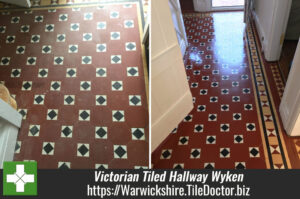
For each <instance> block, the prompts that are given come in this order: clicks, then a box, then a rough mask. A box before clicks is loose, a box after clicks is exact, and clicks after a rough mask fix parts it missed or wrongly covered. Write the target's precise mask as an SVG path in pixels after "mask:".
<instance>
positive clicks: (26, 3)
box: [0, 0, 31, 8]
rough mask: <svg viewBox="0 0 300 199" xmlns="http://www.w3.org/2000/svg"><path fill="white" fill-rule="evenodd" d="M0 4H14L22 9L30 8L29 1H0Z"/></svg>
mask: <svg viewBox="0 0 300 199" xmlns="http://www.w3.org/2000/svg"><path fill="white" fill-rule="evenodd" d="M0 1H1V2H5V3H10V4H15V5H18V6H22V7H28V8H29V7H31V3H30V0H0Z"/></svg>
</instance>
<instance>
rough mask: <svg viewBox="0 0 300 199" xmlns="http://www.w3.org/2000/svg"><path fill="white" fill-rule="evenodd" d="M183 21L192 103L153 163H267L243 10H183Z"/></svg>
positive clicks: (201, 165) (186, 165)
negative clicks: (191, 11) (208, 11)
mask: <svg viewBox="0 0 300 199" xmlns="http://www.w3.org/2000/svg"><path fill="white" fill-rule="evenodd" d="M184 23H185V28H186V33H187V38H188V48H187V50H186V53H185V56H184V64H185V68H186V74H187V76H188V81H189V85H190V90H191V92H192V95H193V97H194V109H193V110H192V111H191V112H190V113H189V114H188V116H187V117H185V118H184V120H183V122H181V123H180V124H179V125H178V128H177V131H176V132H175V133H172V134H170V135H169V136H168V137H167V138H166V139H165V141H164V142H163V144H161V145H160V146H159V147H158V148H157V149H156V150H155V151H154V152H153V153H152V164H153V168H174V167H176V168H179V167H181V168H184V169H194V168H198V169H199V168H200V169H201V168H217V169H221V168H223V169H244V168H250V169H251V168H261V169H263V168H268V163H267V159H268V158H267V157H266V155H267V154H266V153H265V150H264V146H263V142H265V141H264V135H263V133H262V130H261V128H260V120H259V118H258V117H257V115H258V111H259V106H258V105H257V104H256V103H255V101H256V95H255V87H254V85H253V83H252V81H253V77H252V75H251V70H252V68H251V64H250V63H249V60H248V58H249V54H247V48H246V47H247V44H246V42H245V41H244V40H243V34H244V33H243V30H244V24H243V13H241V12H234V13H212V14H201V13H200V14H185V15H184ZM230 27H235V28H234V30H233V29H232V28H230ZM239 29H240V31H237V30H239Z"/></svg>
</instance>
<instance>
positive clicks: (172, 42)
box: [150, 0, 193, 151]
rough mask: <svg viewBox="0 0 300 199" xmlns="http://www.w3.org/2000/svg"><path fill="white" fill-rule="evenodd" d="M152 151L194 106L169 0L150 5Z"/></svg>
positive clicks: (157, 1)
mask: <svg viewBox="0 0 300 199" xmlns="http://www.w3.org/2000/svg"><path fill="white" fill-rule="evenodd" d="M151 12H152V13H151V23H152V26H151V30H150V31H151V61H152V62H151V69H150V70H151V131H152V139H151V147H152V151H153V150H155V149H156V148H157V146H158V145H159V144H161V143H162V141H163V140H164V139H165V138H166V137H167V136H168V135H169V134H170V133H171V131H172V130H173V129H174V128H175V127H176V126H177V125H178V124H179V123H180V122H181V121H182V120H183V119H184V117H185V116H186V115H188V113H189V112H190V111H191V110H192V108H193V100H192V95H191V91H190V88H189V85H188V81H187V75H186V72H185V67H184V64H183V59H182V55H181V51H180V47H179V44H178V40H177V37H176V33H175V29H174V24H173V21H172V15H171V11H170V7H169V2H168V0H152V6H151Z"/></svg>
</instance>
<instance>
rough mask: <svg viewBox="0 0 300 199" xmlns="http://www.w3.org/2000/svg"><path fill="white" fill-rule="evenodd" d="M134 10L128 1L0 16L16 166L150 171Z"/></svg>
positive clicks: (2, 75) (0, 68)
mask: <svg viewBox="0 0 300 199" xmlns="http://www.w3.org/2000/svg"><path fill="white" fill-rule="evenodd" d="M124 2H125V1H124ZM139 10H140V5H139V2H138V1H131V2H127V3H117V4H107V3H105V4H98V3H96V4H86V5H85V4H81V5H76V4H74V5H72V6H71V5H70V6H65V5H64V6H59V7H52V8H50V7H38V8H33V9H30V10H26V9H25V10H24V9H16V10H1V11H0V15H1V17H0V80H1V82H2V83H4V84H5V85H6V87H7V88H8V89H9V90H10V92H11V94H12V95H13V96H14V97H15V99H16V101H17V104H18V108H19V112H20V113H21V114H22V115H23V121H22V126H21V129H20V132H19V135H18V142H17V144H16V151H15V158H14V160H15V161H23V160H27V161H32V160H34V161H37V162H38V167H39V168H48V169H49V168H52V169H53V168H71V169H83V168H92V169H93V168H131V169H133V168H140V167H147V166H148V108H147V97H146V88H145V77H144V66H143V65H144V59H143V57H142V45H141V38H140V36H141V14H140V11H139Z"/></svg>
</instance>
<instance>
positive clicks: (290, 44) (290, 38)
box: [279, 0, 300, 81]
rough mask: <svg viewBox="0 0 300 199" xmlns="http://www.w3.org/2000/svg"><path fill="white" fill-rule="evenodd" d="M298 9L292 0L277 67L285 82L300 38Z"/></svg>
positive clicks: (298, 5)
mask: <svg viewBox="0 0 300 199" xmlns="http://www.w3.org/2000/svg"><path fill="white" fill-rule="evenodd" d="M299 9H300V2H299V1H296V0H293V1H292V6H291V9H290V13H289V19H288V24H287V28H286V32H285V38H284V41H283V45H282V51H281V56H280V59H279V67H280V70H281V72H282V75H283V77H284V79H285V81H286V80H287V78H288V75H289V72H290V69H291V65H292V62H293V59H294V55H295V51H296V48H297V45H298V40H299V37H300V17H299V16H298V13H299Z"/></svg>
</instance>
